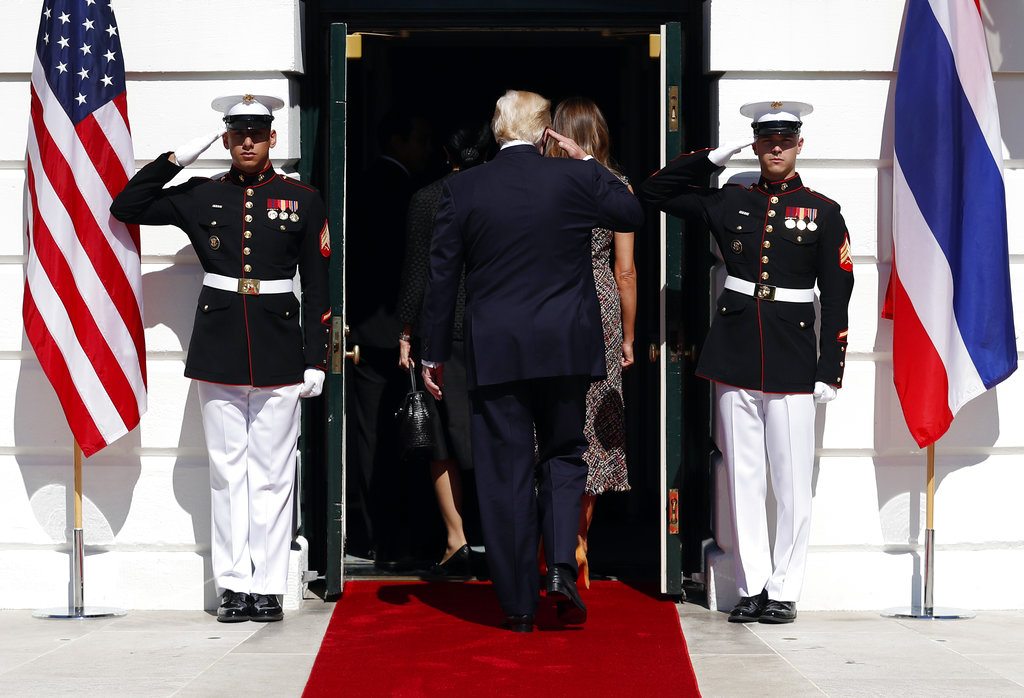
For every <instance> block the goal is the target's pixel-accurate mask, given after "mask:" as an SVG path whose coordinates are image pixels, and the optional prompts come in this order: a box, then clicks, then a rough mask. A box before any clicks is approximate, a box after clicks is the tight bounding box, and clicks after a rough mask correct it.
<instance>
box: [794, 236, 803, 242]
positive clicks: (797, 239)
mask: <svg viewBox="0 0 1024 698" xmlns="http://www.w3.org/2000/svg"><path fill="white" fill-rule="evenodd" d="M796 241H797V242H803V241H804V236H803V235H797V236H796Z"/></svg>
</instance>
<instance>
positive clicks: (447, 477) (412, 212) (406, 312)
mask: <svg viewBox="0 0 1024 698" xmlns="http://www.w3.org/2000/svg"><path fill="white" fill-rule="evenodd" d="M492 143H493V138H492V136H491V130H490V127H489V126H487V125H484V126H474V127H463V128H459V129H458V130H456V131H455V132H454V133H452V134H451V136H449V138H448V140H447V142H446V143H445V145H444V150H445V155H446V156H447V158H448V163H449V164H450V165H451V168H452V171H451V172H449V173H448V174H446V175H445V176H444V177H442V178H440V179H438V180H436V181H434V182H432V183H430V184H428V185H427V186H425V187H423V188H422V189H420V190H419V191H417V192H416V193H414V194H413V196H412V199H411V200H410V202H409V213H408V216H407V218H406V240H405V260H404V262H403V266H402V277H401V286H400V290H399V296H398V317H399V320H400V321H401V322H402V323H403V328H402V334H401V336H400V337H399V349H400V357H399V366H401V368H402V369H404V370H406V371H409V370H412V369H413V368H414V365H413V364H414V362H413V358H412V357H413V354H412V352H413V344H414V342H415V337H416V335H417V333H418V329H419V328H418V326H419V317H420V309H421V307H422V305H423V291H424V288H425V287H426V283H427V273H428V271H429V267H430V242H431V239H432V238H433V235H434V217H435V215H436V214H437V207H438V204H439V203H440V201H441V193H442V186H443V184H444V182H445V181H446V180H447V179H449V178H450V177H454V176H455V175H456V173H457V172H458V171H459V170H464V169H467V168H470V167H474V166H475V165H479V164H480V163H482V162H484V160H485V158H486V156H487V154H488V153H489V152H490V149H491V145H492ZM465 307H466V289H465V286H464V285H462V284H460V285H459V291H458V297H457V300H456V307H455V324H454V326H453V330H452V340H453V341H452V356H451V359H450V360H449V361H448V362H446V363H445V374H444V377H445V393H444V395H445V399H444V400H443V401H441V402H435V403H434V406H435V407H436V408H437V414H438V415H439V416H440V418H441V419H440V421H441V426H442V427H443V429H439V430H438V433H437V435H436V437H437V438H436V439H435V441H436V442H437V445H436V446H435V449H434V452H433V454H431V457H430V475H431V478H432V480H433V482H434V493H435V495H436V496H437V503H438V507H439V508H440V510H441V518H442V520H443V521H444V525H445V530H446V533H447V542H446V546H445V551H444V554H443V555H442V556H441V560H440V562H438V563H437V564H435V565H434V566H433V567H432V568H431V570H430V574H431V576H434V577H468V576H470V574H471V571H470V564H469V561H470V558H469V553H470V549H469V544H468V542H467V540H466V533H465V530H464V528H463V521H462V476H461V473H460V466H461V468H463V469H466V470H468V469H470V468H472V463H473V461H472V457H471V451H470V441H469V399H468V390H467V387H466V362H465V345H464V343H463V329H462V316H463V313H464V311H465Z"/></svg>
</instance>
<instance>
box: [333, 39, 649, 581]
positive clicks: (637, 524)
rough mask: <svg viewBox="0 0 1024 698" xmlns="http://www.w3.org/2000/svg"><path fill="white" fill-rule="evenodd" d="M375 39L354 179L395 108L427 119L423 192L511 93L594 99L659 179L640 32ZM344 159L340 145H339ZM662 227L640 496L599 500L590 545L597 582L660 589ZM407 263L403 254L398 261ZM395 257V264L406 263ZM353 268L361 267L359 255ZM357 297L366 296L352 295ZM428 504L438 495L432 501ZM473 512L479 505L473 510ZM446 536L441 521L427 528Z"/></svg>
mask: <svg viewBox="0 0 1024 698" xmlns="http://www.w3.org/2000/svg"><path fill="white" fill-rule="evenodd" d="M357 31H364V32H366V33H365V34H364V36H363V38H362V52H363V55H362V58H359V59H352V60H349V61H348V77H347V92H348V97H347V114H348V123H347V136H348V137H347V146H346V147H347V150H346V156H347V172H348V173H349V176H350V177H352V176H355V175H356V174H357V173H359V172H360V171H362V170H363V169H364V168H365V167H366V165H367V164H368V163H369V161H370V159H371V158H373V157H374V156H375V154H376V144H375V138H374V130H375V125H376V123H377V121H378V119H379V118H380V116H381V115H382V114H384V113H385V112H386V111H387V110H389V109H392V108H402V109H408V110H409V111H411V112H415V113H418V114H421V115H424V116H425V117H427V118H428V119H429V120H430V122H431V125H432V130H433V134H434V136H435V140H436V141H438V147H437V149H436V152H437V156H436V157H435V162H434V166H433V168H432V170H431V172H430V175H429V176H427V177H425V181H424V183H426V181H429V180H431V179H433V178H436V177H437V176H439V175H440V174H442V173H443V165H444V163H443V156H441V153H440V147H439V145H440V143H439V140H440V139H442V138H443V137H444V135H445V134H446V133H448V131H449V130H450V129H451V128H452V127H453V126H455V125H457V124H458V123H461V122H465V121H466V120H467V119H468V120H477V121H479V122H481V123H483V122H486V121H488V120H489V119H490V117H491V114H492V112H493V108H494V102H495V100H496V99H497V98H498V97H499V96H500V95H501V94H502V93H503V92H504V91H505V90H506V89H508V88H515V89H525V90H532V91H535V92H539V93H541V94H543V95H544V96H546V97H548V98H549V99H551V100H552V103H553V104H557V102H558V101H559V100H560V99H562V98H564V97H567V96H570V95H583V96H587V97H590V98H591V99H593V100H594V101H595V102H596V103H597V104H598V105H599V106H600V107H601V109H602V110H603V111H604V114H605V116H606V118H607V120H608V123H609V128H610V130H611V138H612V154H613V157H614V158H615V159H616V160H617V161H618V163H619V164H620V165H621V168H622V169H623V171H624V172H625V173H626V174H627V175H628V176H629V178H630V179H631V180H632V181H634V182H638V181H641V180H642V179H643V178H644V177H646V175H647V174H648V173H650V172H653V171H654V170H655V169H657V166H658V153H659V131H658V110H659V99H658V97H659V65H658V60H657V59H656V58H651V57H650V53H649V34H650V33H651V32H654V33H657V31H658V29H657V27H651V28H649V29H636V30H624V29H616V30H600V29H593V30H586V31H581V30H572V31H566V30H559V31H555V30H552V31H546V30H528V31H527V30H524V31H510V30H502V31H495V30H478V31H439V30H426V29H425V30H410V31H399V30H395V29H387V30H377V31H372V32H371V31H370V28H360V27H357V26H353V25H349V33H350V34H351V33H354V32H357ZM334 147H335V148H337V147H338V146H337V144H334ZM656 223H657V220H656V219H655V218H653V216H652V220H651V221H649V222H648V224H647V225H646V228H645V229H644V230H641V231H637V236H636V249H635V258H636V264H637V270H638V275H639V276H638V278H639V283H640V285H639V308H638V318H637V328H636V337H637V341H636V346H635V352H636V356H637V364H636V365H635V366H634V367H633V368H632V369H631V370H630V371H628V372H627V373H626V375H625V379H624V382H625V393H626V395H625V402H626V409H627V435H628V463H629V477H630V484H631V486H632V490H631V491H630V492H627V493H621V494H617V493H612V494H605V495H602V496H601V497H599V499H598V502H597V508H596V513H595V519H594V524H593V528H592V531H591V539H590V563H591V569H592V575H593V576H595V577H598V578H600V577H601V576H618V577H626V578H647V579H653V578H655V577H657V574H658V560H659V553H658V541H659V532H658V517H659V515H660V512H661V511H662V507H661V506H660V504H659V468H658V465H659V420H660V413H659V408H658V384H659V375H658V366H657V364H654V363H651V362H649V361H648V359H647V347H648V345H649V344H650V343H651V342H657V341H658V333H659V293H660V286H659V281H658V269H659V255H660V250H659V245H658V236H657V225H656ZM396 253H400V250H396ZM396 258H397V257H396ZM346 263H347V264H348V265H353V264H359V260H358V259H353V258H352V257H351V256H350V257H349V258H348V259H347V260H346ZM348 292H349V293H353V292H356V291H355V290H354V289H349V290H348ZM425 495H426V496H430V493H425ZM467 506H475V502H472V503H470V502H467ZM425 524H426V525H430V526H434V527H436V528H437V530H438V532H439V533H438V536H439V537H438V541H439V546H440V544H441V542H442V541H443V538H442V537H441V531H442V529H441V528H440V521H439V519H438V520H437V521H433V522H425Z"/></svg>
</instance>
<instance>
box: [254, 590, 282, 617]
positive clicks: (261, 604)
mask: <svg viewBox="0 0 1024 698" xmlns="http://www.w3.org/2000/svg"><path fill="white" fill-rule="evenodd" d="M251 609H252V610H251V611H250V612H249V617H250V618H252V619H253V620H255V621H258V622H260V623H269V622H271V621H275V620H281V619H282V618H284V611H282V610H281V604H279V603H278V602H277V596H276V595H274V594H269V595H268V594H253V595H252V607H251Z"/></svg>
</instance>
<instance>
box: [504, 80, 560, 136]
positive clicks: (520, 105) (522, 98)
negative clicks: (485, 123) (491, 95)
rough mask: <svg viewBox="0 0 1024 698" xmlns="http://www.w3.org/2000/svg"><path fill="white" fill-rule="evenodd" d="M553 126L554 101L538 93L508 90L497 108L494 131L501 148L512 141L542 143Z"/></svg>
mask: <svg viewBox="0 0 1024 698" xmlns="http://www.w3.org/2000/svg"><path fill="white" fill-rule="evenodd" d="M550 125H551V102H550V101H548V100H547V99H544V98H543V97H541V96H540V95H539V94H537V93H535V92H523V91H521V90H509V91H508V92H506V93H505V94H503V95H502V96H501V97H499V98H498V102H497V103H496V104H495V105H494V118H493V119H492V120H491V130H492V131H493V132H494V140H496V141H497V142H498V145H504V144H505V143H508V142H509V141H527V142H528V143H540V142H541V139H543V137H544V131H545V130H546V129H547V127H548V126H550Z"/></svg>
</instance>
